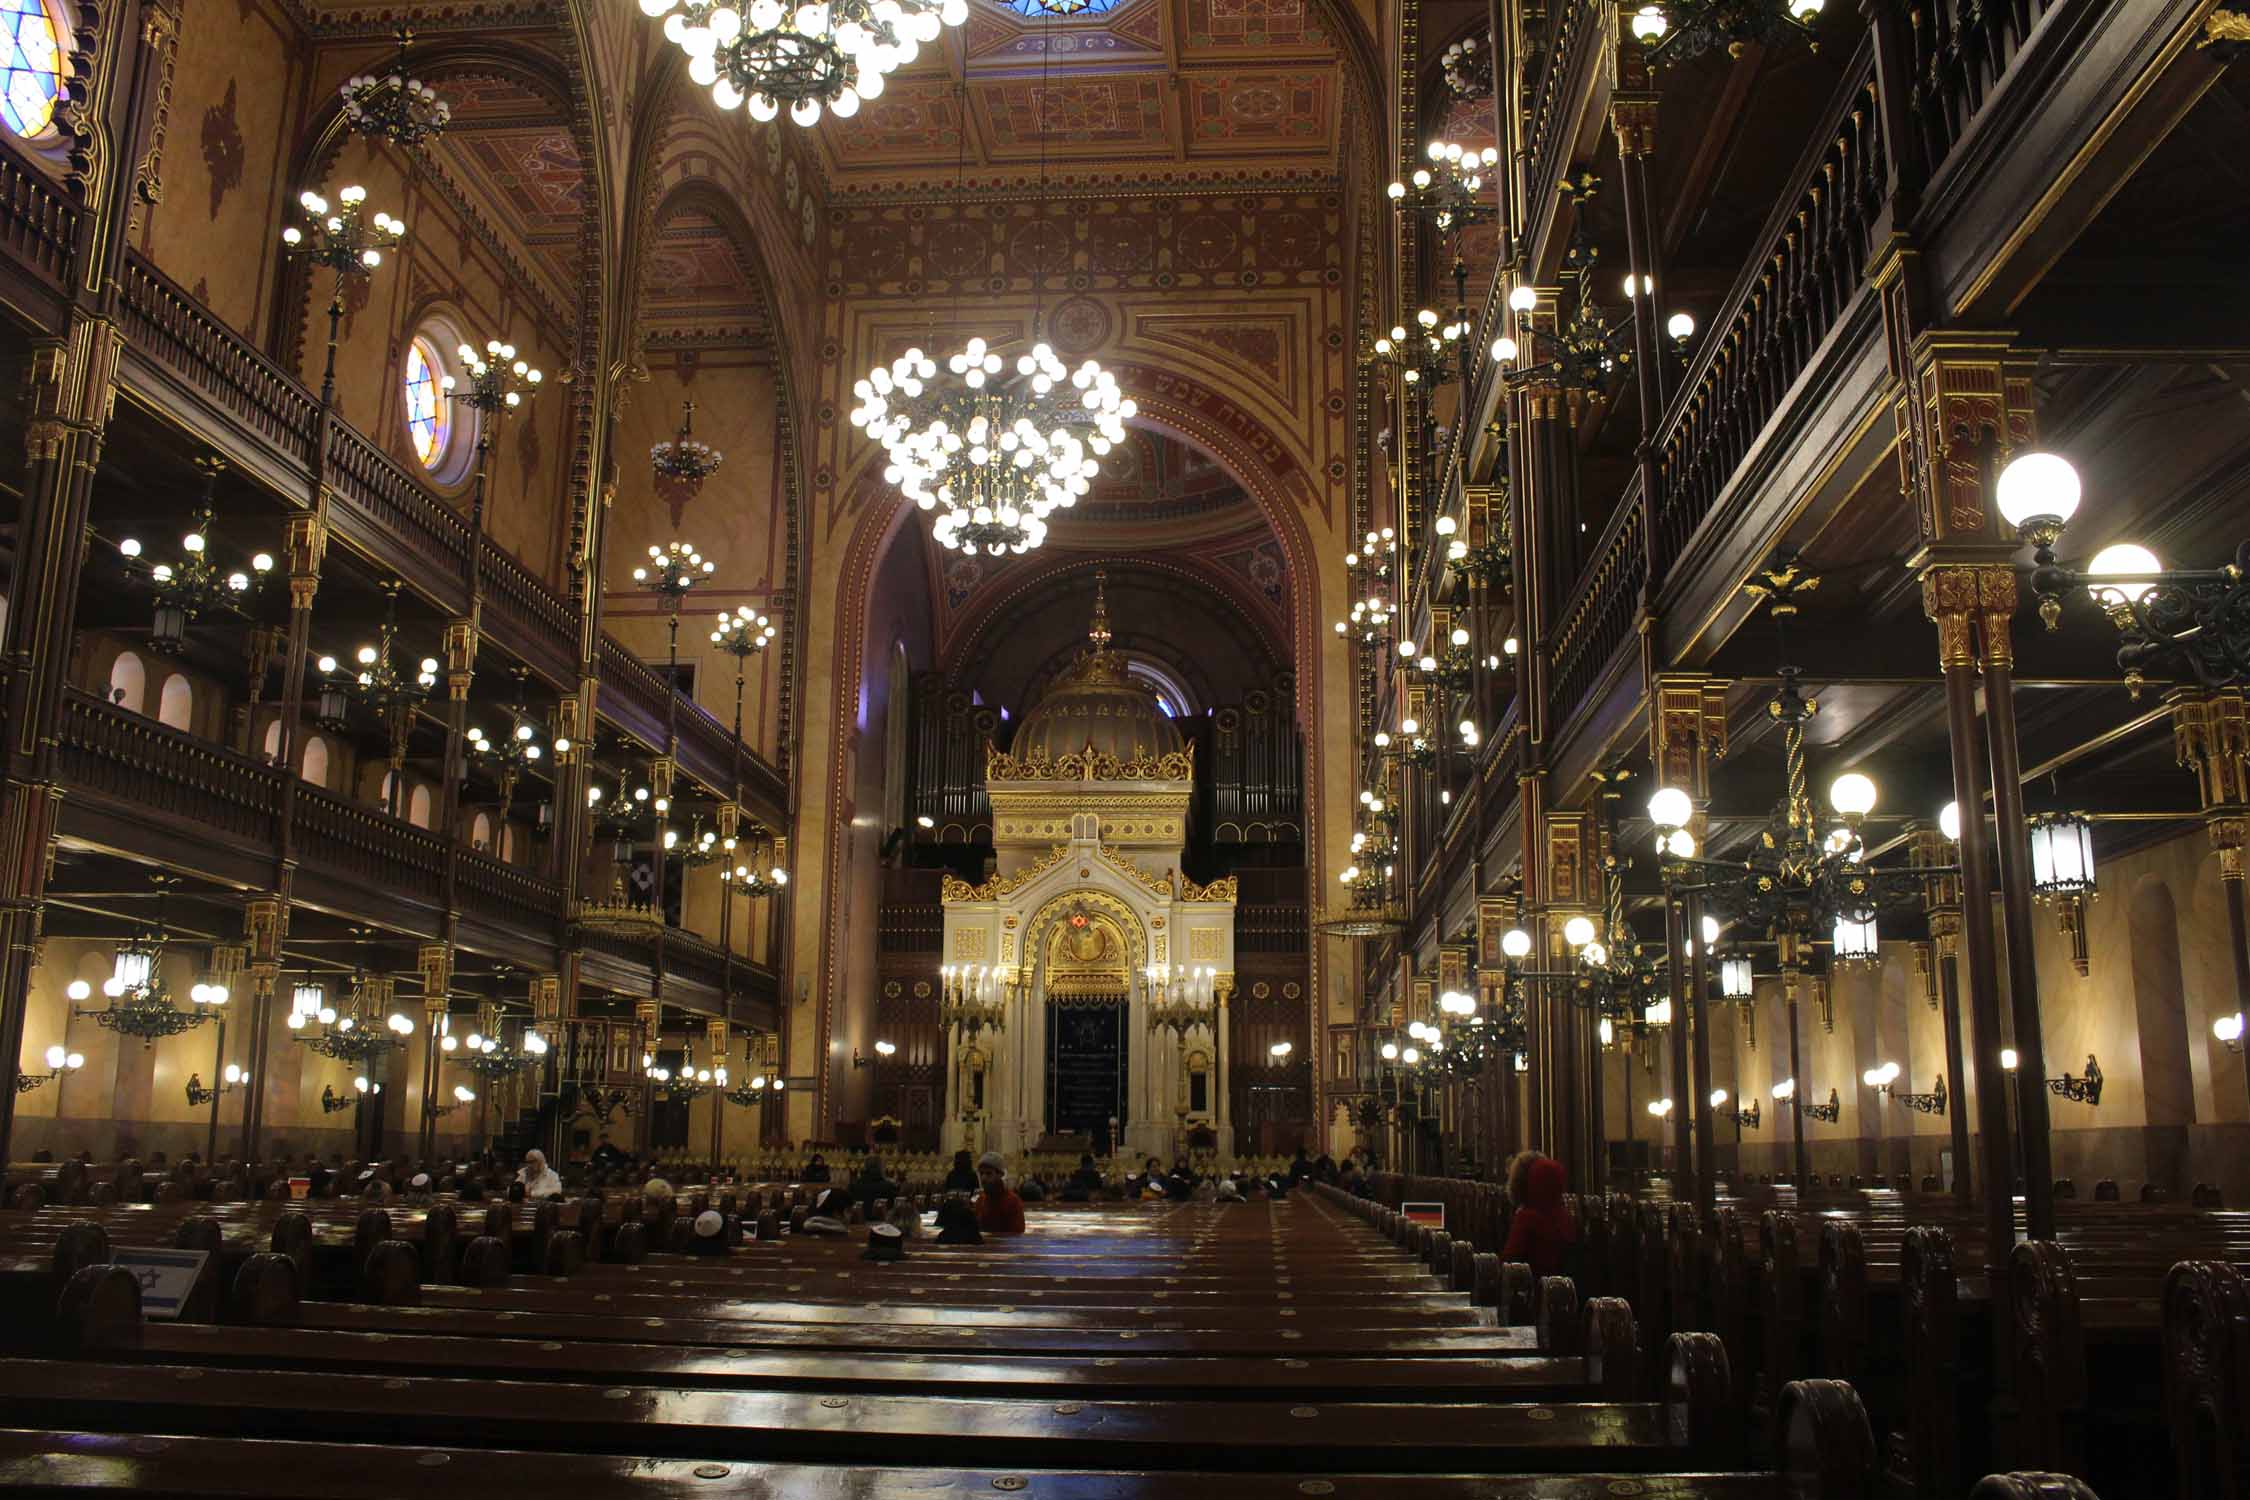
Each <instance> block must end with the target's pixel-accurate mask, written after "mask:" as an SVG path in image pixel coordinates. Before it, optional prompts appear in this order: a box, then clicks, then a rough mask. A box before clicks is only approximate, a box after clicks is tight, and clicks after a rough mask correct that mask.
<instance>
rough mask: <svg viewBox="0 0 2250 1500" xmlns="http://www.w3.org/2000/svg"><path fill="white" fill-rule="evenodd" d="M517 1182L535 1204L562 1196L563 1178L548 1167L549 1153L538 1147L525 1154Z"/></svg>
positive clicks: (524, 1194) (524, 1193)
mask: <svg viewBox="0 0 2250 1500" xmlns="http://www.w3.org/2000/svg"><path fill="white" fill-rule="evenodd" d="M516 1181H517V1182H518V1183H520V1184H521V1185H522V1187H523V1196H524V1197H526V1198H529V1199H531V1200H532V1201H533V1202H537V1201H538V1200H539V1199H541V1198H560V1197H561V1196H562V1190H563V1184H562V1177H561V1176H560V1175H559V1174H558V1173H557V1172H556V1171H555V1169H554V1168H553V1167H550V1166H548V1165H547V1153H546V1152H544V1151H541V1150H539V1149H538V1148H537V1147H533V1148H532V1149H531V1150H529V1151H526V1152H525V1153H524V1154H523V1166H522V1167H521V1168H520V1169H519V1170H518V1171H517V1172H516Z"/></svg>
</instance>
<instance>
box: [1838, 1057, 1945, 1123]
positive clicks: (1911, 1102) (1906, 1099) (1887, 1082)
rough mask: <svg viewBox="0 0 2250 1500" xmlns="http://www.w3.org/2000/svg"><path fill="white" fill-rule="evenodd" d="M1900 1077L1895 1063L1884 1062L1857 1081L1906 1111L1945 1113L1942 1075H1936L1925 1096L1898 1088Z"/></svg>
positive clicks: (1932, 1113)
mask: <svg viewBox="0 0 2250 1500" xmlns="http://www.w3.org/2000/svg"><path fill="white" fill-rule="evenodd" d="M1901 1076H1902V1073H1901V1070H1900V1068H1899V1065H1898V1064H1897V1063H1895V1062H1885V1063H1879V1064H1877V1065H1876V1066H1875V1067H1872V1068H1869V1069H1868V1070H1867V1071H1866V1072H1864V1073H1862V1074H1860V1075H1859V1081H1860V1082H1861V1083H1864V1084H1866V1085H1867V1086H1868V1087H1869V1088H1871V1089H1873V1090H1874V1091H1875V1092H1876V1094H1878V1095H1879V1096H1881V1097H1883V1098H1886V1099H1889V1100H1891V1101H1892V1102H1893V1103H1895V1104H1903V1105H1905V1106H1906V1107H1907V1108H1908V1109H1912V1110H1919V1111H1920V1112H1921V1113H1923V1114H1925V1115H1942V1114H1944V1113H1945V1075H1944V1074H1943V1073H1940V1074H1938V1076H1937V1084H1936V1086H1935V1087H1934V1088H1932V1089H1931V1090H1930V1092H1929V1093H1926V1094H1916V1093H1912V1092H1910V1091H1907V1090H1904V1089H1901V1088H1900V1087H1899V1086H1898V1081H1899V1079H1900V1077H1901Z"/></svg>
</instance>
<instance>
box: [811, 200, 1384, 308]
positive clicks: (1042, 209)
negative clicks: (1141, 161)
mask: <svg viewBox="0 0 2250 1500" xmlns="http://www.w3.org/2000/svg"><path fill="white" fill-rule="evenodd" d="M1342 241H1343V235H1342V204H1341V202H1340V201H1339V200H1338V199H1337V197H1336V196H1335V195H1334V194H1331V193H1272V194H1241V195H1232V194H1230V195H1223V196H1221V195H1214V196H1209V197H1200V196H1199V197H1189V196H1181V197H1168V198H1133V199H1126V200H1123V201H1117V200H1111V201H1107V202H1098V201H1097V202H1081V201H1077V200H1055V201H1048V202H1043V203H1011V204H1008V205H1006V206H1005V207H999V206H980V207H977V208H974V209H971V210H967V211H961V210H943V209H938V208H934V207H933V208H922V207H911V208H910V207H908V206H905V205H896V204H893V205H882V206H875V205H870V206H867V207H860V208H849V209H848V210H847V211H846V212H845V213H843V214H842V215H840V216H839V218H838V220H837V222H836V223H835V224H834V225H832V226H831V228H830V231H829V254H830V260H829V274H830V275H831V276H832V277H835V278H836V279H838V280H840V281H841V282H842V283H843V289H844V291H845V292H846V293H847V294H853V293H862V294H863V293H869V292H873V293H878V294H879V293H885V292H889V293H902V292H905V291H906V290H907V286H908V284H909V283H911V282H920V283H922V290H923V294H924V295H942V294H945V293H948V292H951V291H954V290H960V291H964V292H989V291H993V290H997V288H996V287H995V286H994V285H993V283H992V281H991V278H992V277H994V276H995V275H1005V276H1006V277H1007V278H1008V280H1009V282H1011V283H1016V284H1028V282H1029V278H1030V272H1031V269H1032V261H1031V257H1033V256H1036V257H1037V260H1038V261H1039V262H1040V263H1041V264H1042V266H1043V267H1045V268H1046V269H1047V270H1049V271H1050V272H1055V271H1060V272H1065V273H1067V274H1069V275H1070V276H1072V277H1073V278H1074V282H1078V281H1082V289H1083V290H1087V291H1099V290H1103V289H1105V288H1106V289H1124V288H1151V289H1156V290H1170V289H1173V288H1177V287H1193V286H1243V285H1248V284H1253V283H1254V284H1256V285H1258V286H1260V287H1266V288H1272V287H1280V286H1308V287H1309V286H1323V285H1336V284H1338V281H1339V278H1340V277H1341V274H1342V260H1343V243H1342Z"/></svg>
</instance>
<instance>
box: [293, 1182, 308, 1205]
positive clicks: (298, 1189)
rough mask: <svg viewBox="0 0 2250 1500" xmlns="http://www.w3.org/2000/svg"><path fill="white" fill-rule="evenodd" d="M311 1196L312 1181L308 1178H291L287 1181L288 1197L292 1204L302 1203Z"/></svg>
mask: <svg viewBox="0 0 2250 1500" xmlns="http://www.w3.org/2000/svg"><path fill="white" fill-rule="evenodd" d="M311 1196H312V1179H311V1178H310V1177H292V1178H290V1179H289V1197H290V1199H291V1201H292V1202H297V1203H302V1202H304V1201H305V1200H306V1199H307V1198H310V1197H311Z"/></svg>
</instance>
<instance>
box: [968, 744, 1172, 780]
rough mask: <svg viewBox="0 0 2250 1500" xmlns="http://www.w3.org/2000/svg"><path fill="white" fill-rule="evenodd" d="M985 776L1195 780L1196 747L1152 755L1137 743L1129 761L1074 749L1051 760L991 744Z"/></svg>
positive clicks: (998, 778)
mask: <svg viewBox="0 0 2250 1500" xmlns="http://www.w3.org/2000/svg"><path fill="white" fill-rule="evenodd" d="M984 779H985V780H986V781H987V782H988V783H989V782H994V781H1192V780H1194V779H1195V746H1194V745H1192V744H1190V745H1189V746H1188V747H1187V748H1186V749H1185V750H1172V751H1167V752H1165V753H1164V754H1161V755H1151V754H1149V753H1148V751H1147V748H1146V747H1145V746H1136V747H1135V753H1134V755H1133V757H1132V759H1130V760H1119V759H1118V758H1117V757H1116V756H1114V755H1111V754H1109V753H1108V752H1107V751H1102V750H1085V751H1073V752H1071V753H1070V754H1068V755H1058V756H1056V757H1055V758H1054V759H1052V760H1045V759H1039V758H1031V759H1026V760H1018V759H1016V758H1015V757H1014V756H1012V755H1009V754H1007V753H1006V752H1005V751H1002V750H999V749H997V748H995V747H994V746H992V745H986V746H985V747H984Z"/></svg>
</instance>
